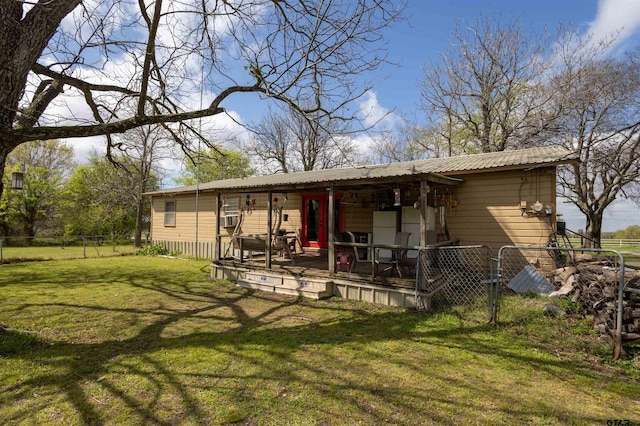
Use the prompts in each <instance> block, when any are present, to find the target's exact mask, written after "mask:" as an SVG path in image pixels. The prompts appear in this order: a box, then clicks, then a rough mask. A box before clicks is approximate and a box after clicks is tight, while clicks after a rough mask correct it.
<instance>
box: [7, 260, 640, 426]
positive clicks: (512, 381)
mask: <svg viewBox="0 0 640 426" xmlns="http://www.w3.org/2000/svg"><path fill="white" fill-rule="evenodd" d="M208 273H209V268H208V264H207V263H206V262H203V261H200V262H198V261H193V260H178V259H166V258H145V257H119V258H117V259H105V258H99V259H81V260H72V261H69V260H67V261H52V262H42V263H34V262H32V263H15V264H9V265H2V266H0V324H3V328H0V398H1V400H2V402H3V403H2V404H0V419H3V423H5V424H65V425H73V424H121V423H127V424H160V425H175V424H180V425H184V424H186V425H189V424H193V425H200V424H212V425H215V424H229V423H233V422H237V424H244V425H280V424H291V425H314V424H315V425H327V424H389V423H390V424H408V425H422V424H430V423H442V424H451V423H459V424H489V423H491V424H522V423H528V424H533V425H537V424H540V425H543V424H544V425H547V424H606V421H607V420H608V419H629V420H631V421H633V422H640V415H639V414H638V410H637V406H638V403H639V402H640V375H639V374H638V370H637V369H635V368H634V367H633V366H629V365H627V366H622V365H620V364H612V363H609V362H603V359H602V358H598V357H597V356H594V355H592V354H591V353H593V349H597V345H598V342H597V341H596V340H595V337H594V336H593V334H592V333H591V331H590V327H589V326H588V324H586V323H585V322H584V320H582V319H579V318H575V319H574V318H565V317H554V316H551V315H545V314H543V313H542V310H541V307H542V306H543V305H544V304H545V303H547V301H545V300H543V299H538V298H530V299H527V298H509V299H505V300H504V301H503V307H502V313H501V318H502V323H501V325H499V326H498V327H494V326H490V325H487V324H485V323H484V322H482V321H478V320H470V319H466V318H472V317H473V315H467V313H464V314H463V313H461V312H456V311H454V312H450V313H424V312H415V311H411V310H404V309H398V308H388V307H381V306H377V305H371V304H363V303H355V302H350V301H345V300H341V299H331V300H326V301H311V300H303V299H298V298H293V297H286V296H278V295H274V294H266V293H260V292H250V291H247V290H244V289H240V288H238V287H235V286H233V285H232V284H230V283H227V282H210V281H209V279H208ZM605 352H606V351H605ZM606 356H608V355H606Z"/></svg>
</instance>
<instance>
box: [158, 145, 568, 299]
mask: <svg viewBox="0 0 640 426" xmlns="http://www.w3.org/2000/svg"><path fill="white" fill-rule="evenodd" d="M576 160H577V157H576V155H575V154H573V153H571V152H570V151H568V150H566V149H565V148H562V147H557V146H550V147H539V148H531V149H523V150H516V151H506V152H496V153H486V154H475V155H467V156H460V157H447V158H434V159H428V160H419V161H410V162H403V163H393V164H378V165H367V166H358V167H353V168H344V169H333V170H315V171H308V172H299V173H289V174H275V175H269V176H256V177H250V178H243V179H228V180H221V181H214V182H207V183H202V184H199V185H194V186H187V187H181V188H173V189H166V190H161V191H156V192H152V193H149V194H148V195H150V196H151V198H152V217H151V239H152V241H153V242H154V243H161V244H163V245H164V246H165V247H167V248H170V249H177V250H179V251H180V252H181V253H183V254H189V255H196V256H198V257H204V258H210V259H212V260H213V263H212V276H213V277H214V278H229V279H232V280H234V281H237V282H239V283H240V284H241V285H245V286H246V287H251V288H257V289H263V290H267V291H281V292H283V293H291V294H303V295H305V296H311V297H325V296H330V295H332V294H335V293H336V290H335V289H336V286H337V285H338V284H337V283H339V282H345V283H349V285H351V283H353V282H360V283H361V284H359V286H358V287H357V289H358V290H357V293H358V294H361V293H362V291H363V290H362V289H363V288H364V289H378V288H379V290H380V291H382V292H383V293H384V292H387V293H386V295H385V296H384V297H383V298H385V297H386V298H387V300H390V301H391V302H390V303H392V304H394V303H395V302H394V301H396V302H397V300H398V297H399V298H400V299H401V301H400V302H398V303H397V304H401V305H407V304H408V305H411V303H413V302H412V301H411V297H412V296H411V294H412V290H411V288H412V284H407V283H406V282H405V283H404V284H403V283H402V282H403V281H402V280H404V281H407V274H405V275H404V276H402V275H403V274H402V271H401V269H400V266H401V265H399V264H398V263H397V262H396V263H395V264H393V263H392V264H390V265H382V266H385V267H384V268H383V270H388V271H386V273H382V272H380V271H379V270H378V266H381V265H380V263H379V262H378V261H379V260H380V259H383V258H390V257H392V256H389V255H390V254H392V253H394V252H396V251H397V249H398V248H399V247H398V240H397V237H398V235H403V236H405V237H407V236H408V239H407V240H406V241H403V242H402V244H401V246H402V247H403V248H405V249H406V250H403V252H402V254H403V257H404V258H405V259H411V258H412V257H413V258H415V256H416V254H415V253H416V252H415V250H416V249H417V248H418V247H424V246H429V247H432V246H437V245H446V244H454V243H455V244H461V245H487V246H489V247H491V249H492V250H494V251H495V252H497V250H498V249H499V248H500V247H501V246H504V245H518V246H521V245H544V244H546V243H547V241H548V239H549V235H550V234H551V233H553V232H554V230H555V227H556V212H557V208H556V167H557V166H558V165H561V164H566V163H571V162H575V161H576ZM403 232H404V233H403ZM401 233H403V234H401ZM356 258H357V259H356ZM305 262H313V266H309V265H311V263H305ZM354 263H355V265H354ZM405 263H406V264H411V262H410V261H409V262H405ZM354 266H355V267H354ZM402 266H406V265H402ZM397 275H400V276H402V277H400V276H397ZM408 276H409V277H411V272H409V275H408ZM254 279H255V280H254ZM287 280H288V281H287ZM315 280H318V281H315ZM413 280H414V281H415V278H413ZM345 285H346V284H345ZM316 287H317V288H319V290H317V291H315V290H312V289H313V288H316ZM403 288H404V289H405V290H406V292H404V293H403V291H400V290H402V289H403ZM389 289H392V290H393V291H395V292H396V293H397V291H399V292H400V295H398V294H396V293H393V292H392V293H393V294H392V293H389V291H391V290H389ZM396 290H397V291H396ZM367 291H368V290H367ZM347 293H348V291H347ZM374 293H375V292H374ZM340 294H341V295H344V292H340ZM371 297H374V296H370V297H369V298H371ZM376 297H377V296H376ZM376 297H374V301H376ZM357 298H359V296H358V297H357Z"/></svg>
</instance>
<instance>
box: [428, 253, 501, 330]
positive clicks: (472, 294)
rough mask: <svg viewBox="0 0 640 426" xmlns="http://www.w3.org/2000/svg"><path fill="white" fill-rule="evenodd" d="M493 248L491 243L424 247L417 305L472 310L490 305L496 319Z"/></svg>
mask: <svg viewBox="0 0 640 426" xmlns="http://www.w3.org/2000/svg"><path fill="white" fill-rule="evenodd" d="M492 257H493V254H492V250H491V248H490V247H488V246H481V245H478V246H449V247H429V248H425V249H421V250H420V251H419V254H418V262H417V265H418V267H417V274H416V307H417V308H418V309H422V310H444V309H449V308H452V307H454V306H456V307H465V308H468V309H469V311H477V310H482V309H483V308H485V307H486V308H487V311H486V312H487V315H488V319H489V320H491V319H492V318H493V315H494V312H493V306H494V303H495V300H496V297H497V293H496V292H495V285H494V284H495V280H494V268H493V262H492Z"/></svg>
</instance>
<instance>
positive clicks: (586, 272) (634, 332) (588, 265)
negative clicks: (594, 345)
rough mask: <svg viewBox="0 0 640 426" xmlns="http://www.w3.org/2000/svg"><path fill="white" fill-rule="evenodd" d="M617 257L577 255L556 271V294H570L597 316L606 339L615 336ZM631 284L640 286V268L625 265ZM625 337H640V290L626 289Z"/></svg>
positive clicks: (596, 325) (596, 323)
mask: <svg viewBox="0 0 640 426" xmlns="http://www.w3.org/2000/svg"><path fill="white" fill-rule="evenodd" d="M618 270H619V267H618V262H617V258H603V257H593V256H587V255H581V256H577V257H576V259H575V262H574V264H573V265H571V266H567V267H564V268H559V269H557V270H556V271H554V274H553V281H554V282H555V285H556V287H557V288H559V290H558V291H556V292H554V293H552V294H551V295H555V296H565V297H570V298H571V301H572V302H574V303H577V304H578V305H579V306H581V307H582V309H584V312H585V313H586V315H587V316H589V317H592V318H593V327H594V329H595V330H597V332H598V334H599V336H600V338H601V339H603V340H607V341H610V339H615V329H616V316H617V306H618V280H619V277H618ZM624 280H625V283H626V287H627V288H632V289H640V271H638V270H635V269H630V268H625V274H624ZM622 312H623V314H622V338H623V340H625V341H630V340H638V339H640V290H638V292H627V291H625V292H624V299H623V311H622Z"/></svg>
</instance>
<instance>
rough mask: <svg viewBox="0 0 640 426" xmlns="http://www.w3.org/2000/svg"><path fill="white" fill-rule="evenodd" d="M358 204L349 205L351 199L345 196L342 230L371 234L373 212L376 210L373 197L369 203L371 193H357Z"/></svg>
mask: <svg viewBox="0 0 640 426" xmlns="http://www.w3.org/2000/svg"><path fill="white" fill-rule="evenodd" d="M357 197H358V204H357V205H356V204H349V202H350V201H352V198H351V197H350V195H349V194H348V193H347V194H345V204H343V205H342V208H343V216H342V218H343V222H342V223H343V228H344V229H343V230H344V231H351V232H371V231H372V230H373V212H374V210H375V209H376V207H377V206H376V203H375V197H374V201H373V202H372V201H371V198H372V193H371V192H358V193H357Z"/></svg>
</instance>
